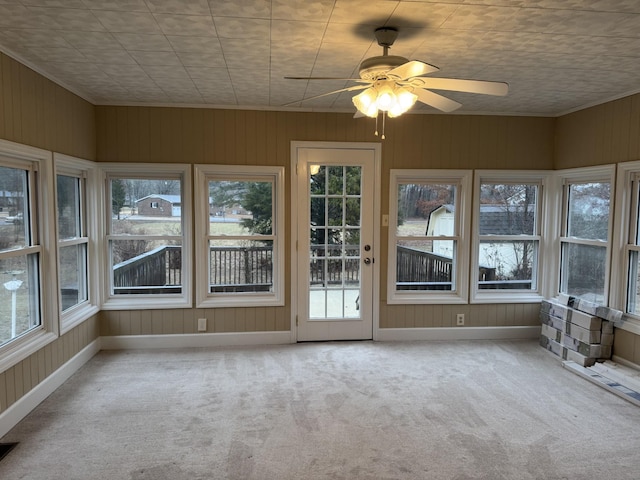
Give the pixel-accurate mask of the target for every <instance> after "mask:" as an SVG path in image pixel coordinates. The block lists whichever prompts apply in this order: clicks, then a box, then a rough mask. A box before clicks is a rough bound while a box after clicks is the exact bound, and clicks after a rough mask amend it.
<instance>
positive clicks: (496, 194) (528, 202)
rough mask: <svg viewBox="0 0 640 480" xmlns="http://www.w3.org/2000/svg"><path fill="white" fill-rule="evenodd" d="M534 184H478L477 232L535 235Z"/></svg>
mask: <svg viewBox="0 0 640 480" xmlns="http://www.w3.org/2000/svg"><path fill="white" fill-rule="evenodd" d="M537 191H538V187H537V185H526V184H522V185H510V184H507V185H503V184H493V183H485V184H482V185H481V186H480V235H535V223H536V222H535V220H536V197H537Z"/></svg>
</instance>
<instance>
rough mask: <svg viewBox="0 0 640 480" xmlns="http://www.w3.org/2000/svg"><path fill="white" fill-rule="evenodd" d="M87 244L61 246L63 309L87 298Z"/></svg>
mask: <svg viewBox="0 0 640 480" xmlns="http://www.w3.org/2000/svg"><path fill="white" fill-rule="evenodd" d="M86 282H87V245H86V244H81V245H71V246H68V247H62V248H60V294H61V298H62V311H65V310H67V309H68V308H70V307H73V306H74V305H77V304H78V303H81V302H84V301H86V300H87V286H86V285H87V283H86Z"/></svg>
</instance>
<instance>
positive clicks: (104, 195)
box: [99, 163, 193, 310]
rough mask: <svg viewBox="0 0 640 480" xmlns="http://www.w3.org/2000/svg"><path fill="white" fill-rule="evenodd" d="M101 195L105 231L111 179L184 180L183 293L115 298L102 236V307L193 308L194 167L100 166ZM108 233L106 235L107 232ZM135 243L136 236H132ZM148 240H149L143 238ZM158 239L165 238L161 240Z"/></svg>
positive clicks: (134, 164) (175, 164) (180, 165)
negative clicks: (118, 177) (192, 175)
mask: <svg viewBox="0 0 640 480" xmlns="http://www.w3.org/2000/svg"><path fill="white" fill-rule="evenodd" d="M99 169H100V180H101V181H100V191H101V195H100V197H101V202H100V203H101V205H99V207H101V209H100V210H101V212H102V218H103V219H104V221H103V222H102V223H103V224H104V228H105V229H106V223H107V221H108V218H107V217H108V216H109V217H110V212H111V210H110V209H111V205H110V204H109V203H110V202H109V201H108V198H109V191H108V179H109V176H123V177H129V178H137V177H139V178H142V179H153V178H156V177H158V178H165V177H166V176H180V177H181V178H182V182H181V183H182V210H181V215H182V293H173V294H165V295H111V291H110V289H111V264H110V261H109V252H108V248H109V245H108V242H107V238H106V235H104V234H102V235H101V237H102V238H103V244H102V245H101V251H103V252H104V254H103V255H100V257H101V259H100V271H102V272H104V274H103V279H102V280H103V282H102V283H103V285H102V305H101V308H102V309H103V310H146V309H150V308H153V309H164V308H191V307H192V306H193V292H192V281H191V279H192V276H193V275H192V271H193V270H192V267H191V265H192V248H191V245H192V243H193V240H192V233H191V230H192V220H191V218H192V214H191V212H192V200H191V199H192V193H191V192H192V187H191V185H192V179H191V165H187V164H180V163H153V164H145V163H133V164H129V163H100V164H99ZM104 233H106V232H104ZM128 238H131V239H132V240H135V239H136V236H133V235H132V236H130V237H128ZM141 238H142V239H146V238H148V237H146V236H144V237H141ZM158 238H162V237H161V236H158Z"/></svg>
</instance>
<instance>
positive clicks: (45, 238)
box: [0, 140, 59, 371]
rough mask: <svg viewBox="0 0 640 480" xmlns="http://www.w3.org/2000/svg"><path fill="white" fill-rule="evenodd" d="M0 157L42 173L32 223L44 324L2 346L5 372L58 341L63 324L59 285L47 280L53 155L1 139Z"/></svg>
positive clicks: (52, 250)
mask: <svg viewBox="0 0 640 480" xmlns="http://www.w3.org/2000/svg"><path fill="white" fill-rule="evenodd" d="M0 156H2V157H4V158H6V159H7V160H9V161H11V160H12V159H13V160H15V161H16V165H17V166H19V167H21V168H24V162H30V163H31V164H32V165H33V169H34V170H36V171H37V172H38V176H37V180H36V182H37V183H36V185H37V188H36V190H37V192H36V193H37V194H36V195H35V196H34V197H33V199H34V201H35V202H37V206H36V209H37V213H38V217H37V218H35V219H32V222H33V223H34V224H37V225H38V239H39V242H38V245H39V247H38V249H39V251H40V285H39V288H40V295H41V299H40V301H41V303H40V308H41V312H40V321H41V325H40V327H39V328H34V329H33V330H31V331H29V332H27V333H25V334H24V335H21V336H20V337H18V338H16V339H14V340H12V341H10V342H9V343H7V344H6V345H3V346H2V347H0V371H5V370H6V369H8V368H10V367H12V366H13V365H15V364H17V363H18V362H20V361H22V360H24V359H25V358H27V357H28V356H29V355H32V354H33V353H35V352H37V351H38V350H40V349H41V348H43V347H44V346H46V345H48V344H49V343H51V342H52V341H54V340H55V339H56V338H57V337H58V333H59V325H58V322H57V315H56V312H57V311H58V295H57V284H56V282H47V281H44V279H47V278H56V274H55V272H56V245H55V238H54V236H53V233H54V232H55V231H54V229H53V226H54V224H55V210H54V208H53V203H54V202H53V196H54V188H55V173H54V171H53V161H52V155H51V152H49V151H46V150H42V149H39V148H35V147H29V146H26V145H21V144H17V143H14V142H9V141H7V140H0Z"/></svg>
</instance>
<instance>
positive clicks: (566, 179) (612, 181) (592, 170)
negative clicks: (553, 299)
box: [555, 164, 619, 305]
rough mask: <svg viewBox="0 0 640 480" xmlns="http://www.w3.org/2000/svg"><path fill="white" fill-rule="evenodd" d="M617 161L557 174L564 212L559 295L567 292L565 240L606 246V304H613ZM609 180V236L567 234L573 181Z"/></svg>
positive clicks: (558, 255) (560, 227)
mask: <svg viewBox="0 0 640 480" xmlns="http://www.w3.org/2000/svg"><path fill="white" fill-rule="evenodd" d="M615 171H616V165H613V164H612V165H602V166H595V167H582V168H572V169H566V170H558V171H556V178H557V179H558V185H559V189H560V192H559V199H560V209H559V210H560V213H561V215H560V216H559V219H558V222H559V223H558V224H557V226H556V228H557V229H558V247H557V249H556V269H555V270H556V285H555V295H556V296H557V295H561V294H562V295H567V293H566V292H562V291H561V290H562V248H563V245H565V244H572V245H585V246H594V247H603V248H605V266H604V272H605V278H604V288H603V294H604V301H603V302H602V304H603V305H609V302H610V301H611V284H612V282H611V278H612V275H611V266H612V265H613V263H612V250H613V249H612V244H613V228H612V227H613V221H614V217H616V216H619V215H617V214H616V210H615V208H616V204H615V198H616V178H615ZM597 182H601V183H609V185H610V186H609V191H610V197H609V218H608V226H607V232H608V234H607V240H606V241H605V240H597V239H586V238H579V237H569V236H567V221H568V215H569V195H568V190H569V186H570V185H572V184H584V183H597Z"/></svg>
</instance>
